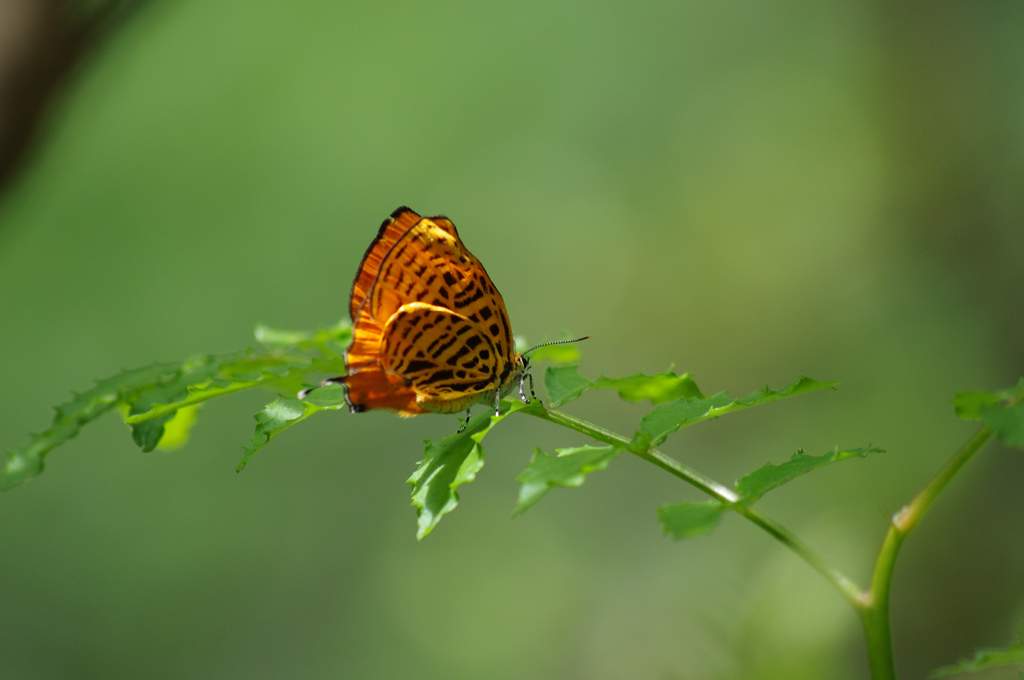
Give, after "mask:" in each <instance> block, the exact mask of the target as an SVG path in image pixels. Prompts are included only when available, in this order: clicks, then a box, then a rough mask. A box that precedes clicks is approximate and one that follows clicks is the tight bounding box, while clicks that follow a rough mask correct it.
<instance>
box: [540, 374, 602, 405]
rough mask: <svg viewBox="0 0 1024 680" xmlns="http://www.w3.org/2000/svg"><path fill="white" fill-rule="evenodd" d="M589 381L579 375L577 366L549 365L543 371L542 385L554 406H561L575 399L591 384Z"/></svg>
mask: <svg viewBox="0 0 1024 680" xmlns="http://www.w3.org/2000/svg"><path fill="white" fill-rule="evenodd" d="M591 384H592V383H591V381H590V380H589V379H587V378H585V377H583V376H582V375H580V372H579V367H578V366H576V365H575V364H573V365H569V366H549V367H548V369H547V370H546V371H544V387H545V388H547V391H548V398H549V399H551V403H552V404H553V405H554V406H562V405H563V404H566V403H568V402H570V401H572V400H574V399H577V398H578V397H579V396H580V395H581V394H583V392H584V390H586V389H587V388H588V387H590V385H591Z"/></svg>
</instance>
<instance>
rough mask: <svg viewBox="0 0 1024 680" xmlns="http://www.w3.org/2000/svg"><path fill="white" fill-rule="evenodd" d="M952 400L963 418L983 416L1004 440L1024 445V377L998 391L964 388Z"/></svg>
mask: <svg viewBox="0 0 1024 680" xmlns="http://www.w3.org/2000/svg"><path fill="white" fill-rule="evenodd" d="M953 404H954V407H955V408H956V414H957V415H958V416H960V417H961V418H963V419H964V420H981V421H982V422H984V423H985V424H986V425H987V426H988V427H989V428H990V429H991V430H992V432H993V433H994V434H995V435H996V438H998V439H999V440H1000V441H1001V442H1002V443H1004V444H1006V445H1007V446H1015V447H1018V448H1024V378H1021V379H1020V381H1019V382H1018V383H1017V385H1016V386H1014V387H1011V388H1009V389H1005V390H999V391H997V392H963V393H961V394H958V395H956V398H955V399H954V401H953Z"/></svg>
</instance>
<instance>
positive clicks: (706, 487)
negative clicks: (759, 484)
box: [523, 402, 864, 609]
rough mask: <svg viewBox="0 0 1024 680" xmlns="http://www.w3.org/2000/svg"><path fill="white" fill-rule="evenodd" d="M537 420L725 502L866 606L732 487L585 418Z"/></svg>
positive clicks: (532, 409) (537, 412) (536, 407)
mask: <svg viewBox="0 0 1024 680" xmlns="http://www.w3.org/2000/svg"><path fill="white" fill-rule="evenodd" d="M523 412H524V413H528V414H530V415H531V416H534V417H535V418H540V419H541V420H546V421H548V422H550V423H554V424H556V425H561V426H562V427H567V428H569V429H572V430H575V431H577V432H580V433H582V434H585V435H587V436H588V437H591V438H593V439H596V440H597V441H600V442H604V443H605V444H611V445H612V446H616V447H618V448H620V449H623V450H624V451H628V452H629V453H631V454H633V455H634V456H637V457H638V458H641V459H643V460H645V461H647V462H648V463H651V464H652V465H656V466H657V467H659V468H661V469H662V470H665V471H666V472H668V473H669V474H671V475H673V476H675V477H678V478H679V479H681V480H683V481H684V482H686V483H687V484H690V485H691V486H694V487H696V488H697V489H699V490H700V491H702V492H703V493H705V494H707V495H709V496H711V497H712V498H714V499H716V500H718V501H719V502H721V503H722V504H723V505H724V506H725V507H727V508H729V509H730V510H732V511H734V512H736V513H737V514H739V515H740V516H742V517H745V518H746V519H747V520H749V521H750V522H752V523H754V524H755V525H756V526H758V527H760V528H761V529H763V530H764V531H766V532H767V533H768V534H769V535H770V536H771V537H772V538H774V539H775V540H777V541H779V542H780V543H782V544H783V545H784V546H786V547H787V548H789V549H790V550H791V551H793V553H795V554H796V555H797V556H798V557H799V558H800V559H802V560H803V561H804V562H806V563H807V564H808V565H810V566H811V568H812V569H814V570H815V571H817V572H818V573H819V574H821V575H822V576H823V577H825V579H826V580H827V581H828V582H829V583H831V584H832V586H833V587H834V588H835V589H836V590H838V591H839V593H840V594H841V595H842V596H843V597H844V598H845V599H846V600H847V601H848V602H849V603H850V604H851V605H853V606H854V607H855V608H857V609H860V608H862V607H863V599H864V597H863V593H862V591H861V590H860V588H858V587H857V585H856V584H855V583H853V582H852V581H851V580H850V579H849V578H847V577H846V576H845V575H844V574H842V573H840V572H839V571H837V570H835V569H833V568H831V567H829V566H828V565H827V564H826V563H825V561H824V560H823V559H822V558H821V556H820V555H818V554H817V553H815V552H814V551H813V550H812V549H811V548H810V547H809V546H807V544H805V543H803V542H802V541H801V540H800V539H799V538H797V537H796V536H795V535H794V534H793V533H792V532H791V531H789V530H788V529H786V528H785V527H783V526H782V525H780V524H778V523H777V522H775V521H773V520H770V519H768V518H767V517H764V516H763V515H761V514H760V513H759V512H757V511H756V510H754V509H753V508H751V507H749V506H747V505H744V504H743V503H742V502H741V499H740V497H739V495H738V494H737V493H736V492H735V491H734V490H733V489H730V488H729V487H727V486H725V485H723V484H720V483H718V482H716V481H715V480H713V479H711V478H710V477H706V476H705V475H702V474H701V473H699V472H697V471H696V470H694V469H693V468H691V467H689V466H687V465H684V464H682V463H680V462H679V461H677V460H675V459H674V458H672V457H671V456H669V455H667V454H665V453H663V452H661V451H659V450H658V449H655V448H650V447H646V446H640V445H638V444H636V443H635V442H633V441H631V440H630V439H627V438H626V437H623V436H622V435H620V434H618V433H615V432H612V431H611V430H606V429H605V428H603V427H600V426H599V425H595V424H593V423H590V422H588V421H586V420H583V419H582V418H577V417H575V416H571V415H569V414H567V413H562V412H561V411H554V410H549V409H546V408H544V406H542V405H541V404H540V403H539V402H534V403H532V404H531V405H530V406H529V407H527V408H525V409H523Z"/></svg>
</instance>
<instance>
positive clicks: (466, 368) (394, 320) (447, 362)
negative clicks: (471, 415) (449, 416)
mask: <svg viewBox="0 0 1024 680" xmlns="http://www.w3.org/2000/svg"><path fill="white" fill-rule="evenodd" d="M382 355H383V364H384V368H385V370H386V371H387V372H388V373H389V374H392V375H396V376H399V377H401V378H402V379H403V380H404V381H405V382H406V384H408V385H410V386H411V387H412V388H413V389H414V390H415V391H416V392H417V393H418V394H422V395H424V396H427V397H430V398H434V399H446V398H457V397H463V396H466V395H470V394H477V393H482V392H488V391H491V390H494V389H495V388H497V387H498V386H499V385H500V384H501V380H502V378H503V377H507V371H508V363H507V362H506V361H505V359H504V357H501V356H499V355H498V353H497V351H496V349H495V345H494V342H493V341H492V340H491V339H490V338H489V337H488V336H487V334H486V332H484V331H483V329H481V328H480V326H479V324H476V323H474V322H473V321H471V320H470V319H468V318H466V317H465V316H462V315H460V314H457V313H455V312H453V311H451V310H449V309H444V308H442V307H437V306H434V305H429V304H426V303H422V302H412V303H409V304H407V305H403V306H402V307H401V309H399V310H398V311H397V312H396V313H395V314H394V315H393V316H392V317H391V318H390V319H389V320H388V322H387V324H386V326H385V329H384V343H383V345H382ZM503 374H504V375H503Z"/></svg>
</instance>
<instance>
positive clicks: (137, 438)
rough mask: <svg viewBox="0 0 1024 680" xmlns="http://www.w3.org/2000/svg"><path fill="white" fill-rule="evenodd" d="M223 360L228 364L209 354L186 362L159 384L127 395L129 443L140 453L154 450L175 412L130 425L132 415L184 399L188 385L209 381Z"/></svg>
mask: <svg viewBox="0 0 1024 680" xmlns="http://www.w3.org/2000/svg"><path fill="white" fill-rule="evenodd" d="M225 361H230V359H224V358H220V357H215V356H209V355H207V356H199V357H193V358H191V359H187V360H186V361H184V362H182V364H181V365H180V366H179V367H178V368H176V369H175V370H174V371H173V372H169V373H168V374H167V375H166V376H164V377H163V379H162V380H161V381H160V382H158V383H155V384H152V385H146V386H144V387H141V388H140V389H138V390H135V391H133V392H131V393H129V394H127V395H126V396H125V401H126V402H127V403H128V416H127V418H125V421H126V422H128V423H129V425H130V427H131V431H132V441H134V442H135V444H136V445H137V446H138V447H139V448H140V449H142V450H143V451H146V452H148V451H152V450H153V449H155V448H156V446H157V444H159V443H160V440H161V439H162V438H163V436H164V429H165V425H166V423H167V422H168V421H170V420H171V419H172V418H173V417H174V415H175V413H176V411H177V409H173V410H167V411H165V412H164V413H162V414H161V415H159V416H158V417H155V418H150V419H147V420H143V421H138V422H132V421H131V418H132V416H137V415H138V414H140V413H145V412H146V411H149V410H150V409H152V408H153V407H154V406H156V405H158V404H165V403H173V402H176V401H180V400H182V399H184V397H185V396H187V395H188V387H189V385H190V384H193V383H196V382H205V381H206V380H209V378H210V377H211V376H213V375H214V374H216V372H217V370H218V368H219V367H220V365H221V364H222V363H224V362H225Z"/></svg>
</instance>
